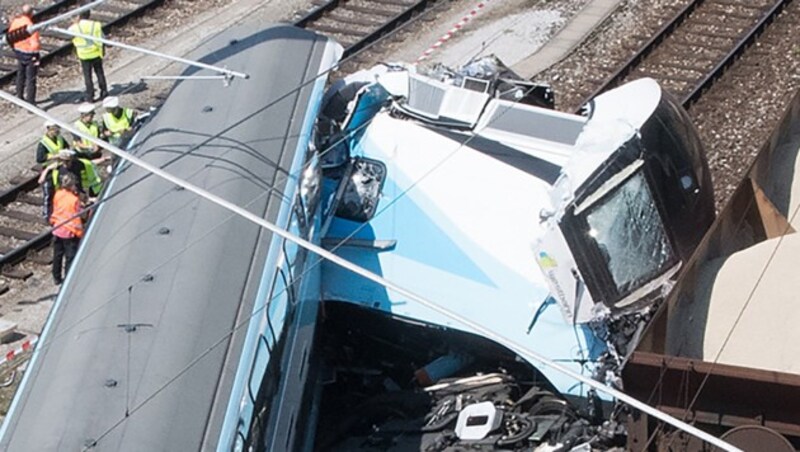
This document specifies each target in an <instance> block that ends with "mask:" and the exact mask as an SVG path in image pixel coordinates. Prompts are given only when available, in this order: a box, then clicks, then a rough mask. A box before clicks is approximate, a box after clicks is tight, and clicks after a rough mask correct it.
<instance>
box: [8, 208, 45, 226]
mask: <svg viewBox="0 0 800 452" xmlns="http://www.w3.org/2000/svg"><path fill="white" fill-rule="evenodd" d="M0 215H3V216H4V217H8V218H14V219H16V220H21V221H25V222H28V223H34V224H36V225H39V224H42V223H43V222H44V220H43V219H42V217H40V216H39V215H34V214H32V213H27V212H21V211H19V210H11V209H5V210H0Z"/></svg>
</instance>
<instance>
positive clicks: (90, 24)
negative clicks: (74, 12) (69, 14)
mask: <svg viewBox="0 0 800 452" xmlns="http://www.w3.org/2000/svg"><path fill="white" fill-rule="evenodd" d="M69 31H71V32H73V33H80V34H83V35H87V36H93V37H96V38H103V24H101V23H100V22H98V21H96V20H89V11H88V10H86V11H83V12H81V13H80V15H79V16H78V17H77V18H76V20H75V22H73V24H72V25H71V26H70V27H69ZM72 45H73V46H75V53H76V54H77V55H78V59H79V60H80V61H81V69H82V70H83V82H84V84H85V85H86V94H85V96H84V101H86V102H92V101H94V84H93V83H92V70H94V73H95V74H96V75H97V84H98V85H99V86H100V98H101V99H102V98H104V97H106V96H107V95H108V88H107V87H106V75H105V72H103V43H102V42H100V41H93V40H91V39H86V38H78V37H75V38H72Z"/></svg>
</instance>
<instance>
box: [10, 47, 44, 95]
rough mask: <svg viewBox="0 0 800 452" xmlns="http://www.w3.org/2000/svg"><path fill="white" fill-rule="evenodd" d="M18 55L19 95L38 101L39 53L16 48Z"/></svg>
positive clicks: (15, 52)
mask: <svg viewBox="0 0 800 452" xmlns="http://www.w3.org/2000/svg"><path fill="white" fill-rule="evenodd" d="M14 54H15V55H16V57H17V97H19V98H20V99H22V100H26V101H28V103H31V104H35V103H36V73H37V72H39V54H38V53H27V52H20V51H19V50H15V51H14Z"/></svg>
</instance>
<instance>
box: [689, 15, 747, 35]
mask: <svg viewBox="0 0 800 452" xmlns="http://www.w3.org/2000/svg"><path fill="white" fill-rule="evenodd" d="M752 19H753V18H751V19H750V20H748V21H736V22H733V21H728V20H725V19H723V18H720V17H709V18H707V19H692V25H705V26H707V27H717V28H725V29H729V30H732V31H733V32H735V33H739V32H742V31H744V30H748V29H750V27H752V26H753V20H752ZM742 22H747V23H742Z"/></svg>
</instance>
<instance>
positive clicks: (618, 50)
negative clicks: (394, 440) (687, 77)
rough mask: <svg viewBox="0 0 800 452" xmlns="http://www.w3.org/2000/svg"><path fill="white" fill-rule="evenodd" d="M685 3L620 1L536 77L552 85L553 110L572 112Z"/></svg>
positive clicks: (650, 0)
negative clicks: (578, 42)
mask: <svg viewBox="0 0 800 452" xmlns="http://www.w3.org/2000/svg"><path fill="white" fill-rule="evenodd" d="M686 4H687V1H686V0H623V1H622V2H621V4H620V7H619V8H618V9H617V11H616V12H614V13H613V14H612V15H611V16H610V17H609V18H608V19H607V20H606V21H605V23H604V24H603V25H602V26H600V27H598V29H597V30H595V32H594V33H593V34H592V35H591V36H590V37H589V38H588V39H587V40H586V42H585V43H584V44H583V45H581V46H580V47H578V48H577V49H575V51H573V52H572V53H571V54H570V55H569V56H567V57H566V58H565V59H564V60H562V61H561V62H560V63H558V64H556V65H554V66H552V67H551V68H549V69H547V70H545V71H543V72H541V73H539V74H538V75H537V76H536V79H537V80H542V81H545V82H548V83H550V84H551V85H552V87H553V90H554V91H555V93H556V108H557V109H559V110H561V111H567V112H574V111H576V110H577V109H578V108H579V107H580V104H581V102H582V101H583V100H584V98H585V97H586V95H587V94H589V92H591V91H592V90H593V89H594V88H596V87H597V85H596V84H597V82H598V81H602V80H603V79H605V78H606V77H608V76H610V75H611V74H612V72H613V71H614V70H616V69H617V68H618V67H619V66H621V65H622V64H623V63H624V62H625V61H626V60H627V59H628V58H630V57H631V56H632V55H633V54H635V53H636V51H637V50H638V49H639V48H640V47H641V46H642V45H644V43H646V42H647V40H648V39H650V37H651V36H653V34H654V33H655V32H656V31H657V30H658V29H659V28H661V26H663V24H664V23H665V22H666V21H668V20H669V19H670V18H672V17H673V16H674V15H675V14H676V13H677V11H679V10H680V8H682V7H683V6H685V5H686ZM587 88H589V89H587Z"/></svg>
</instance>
